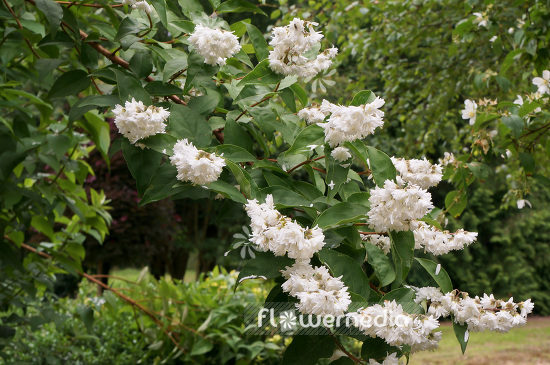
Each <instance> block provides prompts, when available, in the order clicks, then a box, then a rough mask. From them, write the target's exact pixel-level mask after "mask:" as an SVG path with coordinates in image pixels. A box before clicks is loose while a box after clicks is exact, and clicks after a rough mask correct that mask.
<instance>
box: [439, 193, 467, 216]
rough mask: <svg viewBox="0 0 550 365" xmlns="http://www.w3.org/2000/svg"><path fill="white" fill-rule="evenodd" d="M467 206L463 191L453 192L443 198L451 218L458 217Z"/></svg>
mask: <svg viewBox="0 0 550 365" xmlns="http://www.w3.org/2000/svg"><path fill="white" fill-rule="evenodd" d="M466 205H468V197H467V195H466V193H465V192H464V191H463V192H462V193H461V192H460V191H458V190H453V191H451V192H449V193H448V194H447V196H446V197H445V208H446V209H447V212H449V214H451V215H452V216H453V217H458V216H459V215H460V213H462V211H463V210H464V209H465V208H466Z"/></svg>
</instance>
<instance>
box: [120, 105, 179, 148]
mask: <svg viewBox="0 0 550 365" xmlns="http://www.w3.org/2000/svg"><path fill="white" fill-rule="evenodd" d="M113 113H114V115H115V125H116V127H117V128H118V131H119V132H120V133H121V134H123V135H124V137H126V138H128V140H129V141H130V143H132V144H135V143H136V142H137V141H139V140H140V139H144V138H147V137H150V136H154V135H155V134H157V133H164V132H165V129H166V124H165V123H164V121H166V119H168V117H169V116H170V112H169V111H168V110H166V109H164V108H160V107H156V106H145V105H144V104H143V102H141V101H136V100H135V99H134V98H132V101H126V103H125V104H124V106H122V105H116V106H115V108H114V109H113Z"/></svg>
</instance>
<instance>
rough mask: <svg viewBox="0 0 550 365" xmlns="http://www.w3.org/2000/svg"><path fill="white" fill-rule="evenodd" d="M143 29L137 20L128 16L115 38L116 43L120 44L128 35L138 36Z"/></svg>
mask: <svg viewBox="0 0 550 365" xmlns="http://www.w3.org/2000/svg"><path fill="white" fill-rule="evenodd" d="M141 27H142V26H141V25H140V24H139V23H138V22H137V21H136V20H134V19H133V18H131V17H129V16H127V17H126V18H124V19H122V22H121V23H120V26H119V27H118V31H117V33H116V36H115V42H119V41H120V40H121V39H122V38H124V37H126V36H128V35H134V34H137V33H138V31H139V30H140V29H141Z"/></svg>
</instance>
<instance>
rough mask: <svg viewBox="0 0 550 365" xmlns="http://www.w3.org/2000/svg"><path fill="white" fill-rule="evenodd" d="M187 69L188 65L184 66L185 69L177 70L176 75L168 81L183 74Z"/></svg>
mask: <svg viewBox="0 0 550 365" xmlns="http://www.w3.org/2000/svg"><path fill="white" fill-rule="evenodd" d="M185 71H187V67H186V68H184V69H183V70H181V71H178V72H176V73H175V74H174V76H172V77H171V78H170V80H168V82H172V81H174V80H175V79H177V78H178V76H179V75H181V74H182V73H184V72H185Z"/></svg>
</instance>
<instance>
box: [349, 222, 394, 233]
mask: <svg viewBox="0 0 550 365" xmlns="http://www.w3.org/2000/svg"><path fill="white" fill-rule="evenodd" d="M357 225H360V226H362V225H367V224H366V223H355V224H354V226H357ZM358 232H359V233H360V234H377V235H384V234H388V232H363V231H358Z"/></svg>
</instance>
